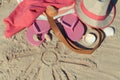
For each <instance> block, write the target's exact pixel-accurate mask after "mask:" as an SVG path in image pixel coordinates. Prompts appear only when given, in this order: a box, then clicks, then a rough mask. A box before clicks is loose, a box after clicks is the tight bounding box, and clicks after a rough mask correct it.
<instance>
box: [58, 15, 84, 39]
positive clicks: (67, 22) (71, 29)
mask: <svg viewBox="0 0 120 80" xmlns="http://www.w3.org/2000/svg"><path fill="white" fill-rule="evenodd" d="M60 21H61V24H62V25H63V27H64V29H65V31H66V33H67V36H68V37H69V38H70V39H71V40H72V41H78V40H79V39H81V38H82V36H83V34H84V31H85V29H84V25H83V24H82V23H81V21H80V20H79V18H78V17H77V15H76V14H68V15H65V16H63V17H62V18H61V19H60Z"/></svg>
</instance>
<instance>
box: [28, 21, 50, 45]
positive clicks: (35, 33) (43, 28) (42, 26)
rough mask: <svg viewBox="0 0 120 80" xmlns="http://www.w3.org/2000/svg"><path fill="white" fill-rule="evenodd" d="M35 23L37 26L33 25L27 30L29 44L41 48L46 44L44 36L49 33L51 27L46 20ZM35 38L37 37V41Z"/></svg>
mask: <svg viewBox="0 0 120 80" xmlns="http://www.w3.org/2000/svg"><path fill="white" fill-rule="evenodd" d="M35 23H36V24H37V25H35V24H33V25H31V26H30V27H29V28H28V29H27V32H26V38H27V41H28V43H30V44H32V45H34V46H39V45H40V44H42V43H43V42H44V40H45V38H44V34H47V33H48V31H49V30H50V25H49V24H48V21H45V20H37V21H35ZM34 37H36V38H37V39H35V38H34ZM38 38H39V39H38Z"/></svg>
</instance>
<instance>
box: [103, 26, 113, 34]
mask: <svg viewBox="0 0 120 80" xmlns="http://www.w3.org/2000/svg"><path fill="white" fill-rule="evenodd" d="M103 32H104V33H105V35H106V36H113V35H114V34H115V29H114V28H113V27H108V28H105V29H103Z"/></svg>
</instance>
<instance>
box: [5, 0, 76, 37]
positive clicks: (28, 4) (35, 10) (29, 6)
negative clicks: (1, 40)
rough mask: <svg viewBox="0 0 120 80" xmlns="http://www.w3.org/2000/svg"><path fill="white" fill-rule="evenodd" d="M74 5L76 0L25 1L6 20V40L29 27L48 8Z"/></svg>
mask: <svg viewBox="0 0 120 80" xmlns="http://www.w3.org/2000/svg"><path fill="white" fill-rule="evenodd" d="M73 3H74V0H65V1H64V0H23V1H22V2H21V3H20V4H18V6H17V7H16V8H15V9H14V10H13V12H12V13H11V14H10V15H9V16H8V17H7V18H5V19H4V22H5V24H6V26H7V27H6V30H5V36H6V38H10V37H12V36H13V35H15V34H16V33H18V32H20V31H21V30H23V29H24V28H26V27H29V26H30V25H31V24H32V23H33V22H34V20H35V19H36V18H37V17H38V16H39V15H40V14H42V13H43V12H44V11H45V10H46V7H47V6H49V5H52V6H55V7H56V8H58V9H59V8H62V7H65V6H69V5H71V4H73Z"/></svg>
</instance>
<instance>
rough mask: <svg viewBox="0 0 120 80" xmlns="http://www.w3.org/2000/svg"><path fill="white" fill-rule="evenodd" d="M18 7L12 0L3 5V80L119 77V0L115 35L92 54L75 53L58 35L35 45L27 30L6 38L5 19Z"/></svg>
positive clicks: (0, 53) (112, 79)
mask: <svg viewBox="0 0 120 80" xmlns="http://www.w3.org/2000/svg"><path fill="white" fill-rule="evenodd" d="M16 6H17V2H16V0H11V2H10V3H7V2H4V5H2V6H1V7H0V80H120V27H119V26H120V15H119V14H120V0H118V2H117V5H116V8H117V14H116V17H115V20H114V22H113V24H112V25H111V26H113V27H114V28H115V30H116V31H115V35H114V36H111V37H106V39H105V40H104V42H103V43H102V45H101V46H100V47H99V48H98V49H97V50H96V51H95V52H94V53H93V54H91V55H84V54H76V53H74V52H72V51H71V50H69V49H68V48H67V47H65V45H64V44H63V43H62V42H61V41H59V39H58V38H57V37H55V35H52V36H53V38H52V41H50V42H44V43H43V44H42V45H40V46H39V47H35V46H32V45H30V44H28V42H27V40H26V37H25V33H26V29H25V30H23V31H21V32H19V33H18V34H16V35H15V36H14V37H12V38H10V39H6V38H5V36H4V30H5V27H6V26H5V24H4V22H3V19H4V18H6V17H7V16H8V15H9V14H10V13H11V12H12V10H13V9H14V8H15V7H16Z"/></svg>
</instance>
